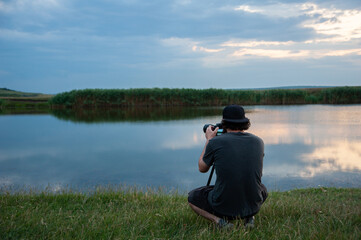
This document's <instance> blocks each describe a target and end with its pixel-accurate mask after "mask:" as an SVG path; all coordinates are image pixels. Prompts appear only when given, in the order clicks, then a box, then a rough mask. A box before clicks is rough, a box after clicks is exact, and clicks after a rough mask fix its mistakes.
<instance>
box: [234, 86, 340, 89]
mask: <svg viewBox="0 0 361 240" xmlns="http://www.w3.org/2000/svg"><path fill="white" fill-rule="evenodd" d="M333 87H337V86H282V87H268V88H233V89H232V90H272V89H310V88H333Z"/></svg>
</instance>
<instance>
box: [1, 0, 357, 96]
mask: <svg viewBox="0 0 361 240" xmlns="http://www.w3.org/2000/svg"><path fill="white" fill-rule="evenodd" d="M304 85H317V86H325V85H326V86H345V85H348V86H355V85H361V1H360V0H343V1H336V0H323V1H312V0H311V1H277V0H276V1H266V0H258V1H236V0H222V1H219V0H217V1H216V0H102V1H92V0H89V1H80V0H0V87H7V88H10V89H15V90H21V91H32V92H43V93H59V92H62V91H68V90H72V89H83V88H140V87H146V88H148V87H168V88H210V87H213V88H262V87H278V86H304Z"/></svg>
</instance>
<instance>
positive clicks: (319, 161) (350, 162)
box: [300, 141, 361, 177]
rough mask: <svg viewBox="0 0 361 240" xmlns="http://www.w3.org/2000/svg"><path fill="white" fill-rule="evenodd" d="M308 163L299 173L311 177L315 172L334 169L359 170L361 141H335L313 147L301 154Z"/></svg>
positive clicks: (360, 165)
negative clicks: (308, 151)
mask: <svg viewBox="0 0 361 240" xmlns="http://www.w3.org/2000/svg"><path fill="white" fill-rule="evenodd" d="M302 161H304V162H306V163H308V165H307V166H306V169H305V170H303V171H302V172H301V173H300V175H301V176H302V177H313V176H315V175H316V174H320V173H324V172H334V171H354V170H361V141H355V142H348V141H336V142H334V143H332V144H330V145H327V146H321V147H318V148H315V150H314V151H313V152H312V153H306V154H304V155H303V156H302Z"/></svg>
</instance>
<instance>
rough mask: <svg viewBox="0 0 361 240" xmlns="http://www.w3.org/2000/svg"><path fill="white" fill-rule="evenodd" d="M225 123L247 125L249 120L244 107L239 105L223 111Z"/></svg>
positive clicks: (230, 106)
mask: <svg viewBox="0 0 361 240" xmlns="http://www.w3.org/2000/svg"><path fill="white" fill-rule="evenodd" d="M223 121H226V122H231V123H246V122H249V119H248V118H246V117H245V113H244V109H243V107H241V106H239V105H229V106H227V107H225V108H224V109H223Z"/></svg>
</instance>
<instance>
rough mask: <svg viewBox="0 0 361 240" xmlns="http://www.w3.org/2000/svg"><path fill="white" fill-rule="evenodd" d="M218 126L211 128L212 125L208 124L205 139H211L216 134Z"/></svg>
mask: <svg viewBox="0 0 361 240" xmlns="http://www.w3.org/2000/svg"><path fill="white" fill-rule="evenodd" d="M218 129H219V128H218V127H216V128H215V129H214V130H212V126H211V125H209V126H208V128H207V130H206V134H205V136H206V139H207V140H211V139H212V138H214V137H215V136H216V135H217V131H218Z"/></svg>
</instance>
